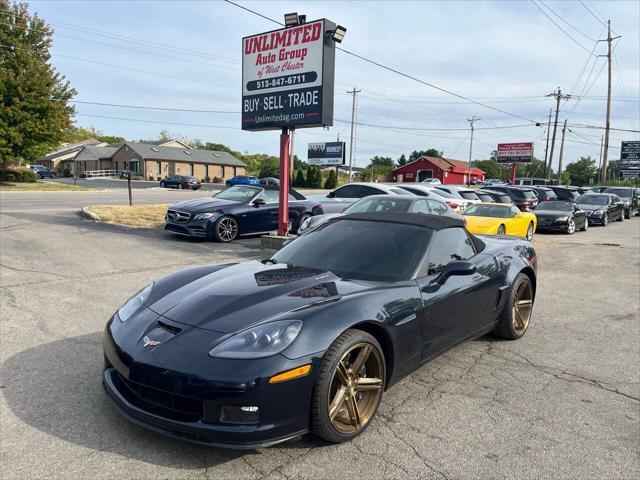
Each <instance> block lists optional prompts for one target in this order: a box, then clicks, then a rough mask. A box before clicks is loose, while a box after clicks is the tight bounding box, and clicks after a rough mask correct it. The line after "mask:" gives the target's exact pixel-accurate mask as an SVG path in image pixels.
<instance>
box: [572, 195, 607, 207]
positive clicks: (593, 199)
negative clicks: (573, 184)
mask: <svg viewBox="0 0 640 480" xmlns="http://www.w3.org/2000/svg"><path fill="white" fill-rule="evenodd" d="M578 203H581V204H584V205H608V204H609V197H608V196H607V195H582V196H581V197H580V198H579V199H578Z"/></svg>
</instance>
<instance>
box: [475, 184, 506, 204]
mask: <svg viewBox="0 0 640 480" xmlns="http://www.w3.org/2000/svg"><path fill="white" fill-rule="evenodd" d="M476 195H478V197H480V200H482V201H483V202H484V201H488V200H485V199H484V198H482V197H483V196H485V195H488V196H490V197H491V198H492V202H494V203H513V200H511V197H510V196H509V195H507V194H506V193H504V192H498V191H495V190H493V189H492V188H491V189H489V188H481V189H479V190H476Z"/></svg>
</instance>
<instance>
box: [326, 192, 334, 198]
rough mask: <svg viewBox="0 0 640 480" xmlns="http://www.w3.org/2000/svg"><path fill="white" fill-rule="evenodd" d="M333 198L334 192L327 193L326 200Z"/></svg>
mask: <svg viewBox="0 0 640 480" xmlns="http://www.w3.org/2000/svg"><path fill="white" fill-rule="evenodd" d="M335 196H336V194H335V193H334V192H329V193H327V198H333V197H335Z"/></svg>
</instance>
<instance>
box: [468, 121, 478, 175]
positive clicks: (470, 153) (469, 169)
mask: <svg viewBox="0 0 640 480" xmlns="http://www.w3.org/2000/svg"><path fill="white" fill-rule="evenodd" d="M476 120H480V119H479V118H478V117H476V116H475V115H474V116H473V117H471V118H470V119H469V120H468V121H469V124H470V125H471V141H470V142H469V165H468V169H467V186H468V187H470V186H471V155H472V152H473V124H474V123H475V122H476Z"/></svg>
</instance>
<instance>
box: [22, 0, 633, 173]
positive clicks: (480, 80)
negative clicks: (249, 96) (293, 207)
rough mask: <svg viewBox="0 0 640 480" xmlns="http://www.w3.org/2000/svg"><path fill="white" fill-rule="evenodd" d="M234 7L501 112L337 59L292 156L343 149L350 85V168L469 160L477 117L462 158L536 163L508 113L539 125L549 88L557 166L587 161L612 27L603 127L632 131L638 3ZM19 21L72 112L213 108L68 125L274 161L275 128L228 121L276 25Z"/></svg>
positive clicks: (85, 13) (58, 8)
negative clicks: (244, 57)
mask: <svg viewBox="0 0 640 480" xmlns="http://www.w3.org/2000/svg"><path fill="white" fill-rule="evenodd" d="M237 3H240V4H241V5H243V6H245V7H247V8H250V9H252V10H255V11H257V12H259V13H261V14H263V15H265V16H267V17H271V18H273V19H276V20H278V21H282V18H283V15H284V13H287V12H298V13H301V14H302V13H304V14H306V15H307V19H309V20H311V19H316V18H328V19H330V20H332V21H334V22H336V23H338V24H340V25H344V26H345V27H347V29H348V30H347V34H346V37H345V39H344V42H343V43H342V45H341V46H342V47H343V48H345V49H347V50H349V51H351V52H354V53H357V54H359V55H361V56H364V57H366V58H369V59H371V60H374V61H376V62H378V63H381V64H384V65H387V66H389V67H392V68H394V69H396V70H398V71H401V72H403V73H406V74H408V75H410V76H412V77H415V78H417V79H420V80H423V81H425V82H427V83H430V84H432V85H435V86H438V87H440V88H443V89H446V90H448V91H450V92H454V93H456V94H459V95H461V96H464V97H467V98H470V99H473V100H476V101H478V102H480V103H483V104H484V105H487V106H490V107H493V108H496V109H499V110H502V111H503V112H506V113H502V112H498V111H495V110H492V109H491V108H487V107H486V106H482V105H478V104H475V103H473V102H469V101H465V100H461V99H460V98H458V97H456V96H452V95H450V94H447V93H443V92H441V91H439V90H436V89H434V88H431V87H429V86H427V85H424V84H422V83H420V82H418V81H415V80H412V79H408V78H406V77H403V76H401V75H398V74H396V73H393V72H390V71H388V70H385V69H382V68H380V67H378V66H375V65H372V64H370V63H367V62H364V61H362V60H359V59H357V58H354V57H352V56H350V55H348V54H346V53H344V52H340V51H338V52H337V54H336V67H335V68H336V77H335V82H336V83H335V103H334V104H335V114H334V125H333V127H330V128H328V129H322V128H311V129H299V130H297V131H296V137H295V152H296V153H297V154H298V155H299V156H300V157H301V158H303V159H306V146H307V143H309V142H322V141H334V140H336V139H337V138H338V137H339V138H340V139H341V140H347V141H348V139H349V134H350V123H349V121H350V118H351V100H352V97H351V95H350V94H348V93H347V90H349V89H352V88H353V87H354V86H357V88H358V89H360V90H361V93H360V94H358V99H357V102H358V109H357V120H358V122H361V123H365V124H370V125H374V126H366V125H358V126H357V127H356V142H355V159H354V163H355V165H357V166H365V165H366V164H367V163H368V161H369V159H370V158H371V157H373V156H374V155H380V156H390V157H392V158H394V159H397V158H398V157H399V156H400V155H401V154H403V153H404V154H406V155H408V154H409V153H410V152H411V151H413V150H424V149H427V148H435V149H437V150H441V151H443V152H444V156H445V157H449V158H455V159H463V160H464V159H467V158H468V157H469V147H470V131H469V122H468V119H469V118H471V117H473V116H475V117H479V120H477V121H476V122H475V127H476V130H475V134H474V142H473V151H472V156H473V159H485V158H488V157H489V155H490V153H491V151H492V150H494V149H495V148H496V144H497V143H503V142H525V141H534V142H536V143H535V155H536V157H538V158H544V150H545V141H546V127H545V126H542V127H535V126H527V127H519V125H523V124H528V123H529V122H526V121H523V120H522V119H519V118H516V117H523V118H526V119H528V120H535V121H538V122H546V121H547V117H548V114H549V109H550V108H551V107H554V106H555V100H554V99H553V98H550V97H546V96H545V95H547V94H549V93H550V92H552V91H553V90H555V89H556V88H557V87H561V88H562V90H563V92H567V93H570V94H572V95H574V98H572V99H569V100H568V101H564V102H562V104H561V110H560V115H559V119H560V122H563V121H564V119H565V118H567V119H568V122H569V125H570V128H569V131H568V132H567V135H566V144H565V160H564V163H565V165H566V164H567V163H570V162H572V161H574V160H577V159H578V158H579V157H580V156H587V155H590V156H591V157H593V158H596V159H597V158H598V157H599V155H600V141H601V136H602V134H603V133H604V131H603V130H599V129H592V128H580V127H578V126H577V125H593V126H599V127H602V126H604V122H605V112H606V100H605V98H606V93H607V69H606V58H605V57H598V55H604V54H606V46H607V44H606V42H596V40H598V39H605V38H606V29H605V27H604V26H603V22H602V20H604V21H606V20H607V19H610V20H611V25H612V30H613V31H614V32H615V34H612V36H616V35H620V36H621V38H620V39H617V40H614V41H613V45H614V55H613V58H614V62H613V75H612V92H613V93H612V98H613V101H612V114H611V126H612V127H614V128H619V129H629V130H640V31H639V28H640V27H639V25H640V2H638V1H635V0H631V1H597V0H593V1H590V0H584V1H582V2H580V1H552V0H543V1H540V0H535V2H534V1H466V2H458V1H413V2H404V1H367V2H356V1H349V2H344V1H304V2H301V1H298V2H291V1H243V0H238V1H237ZM30 10H31V12H32V13H33V12H37V13H38V15H39V16H40V17H41V18H43V19H45V20H46V21H47V22H48V23H49V24H50V25H51V26H52V28H53V29H54V43H53V47H52V54H53V56H52V63H53V65H54V66H55V68H56V70H57V71H58V72H59V73H61V74H63V75H64V76H65V77H66V78H67V79H68V80H69V81H70V82H71V84H72V86H73V87H74V88H75V89H76V90H77V92H78V94H77V96H76V97H75V100H77V101H78V102H93V103H110V104H119V105H129V106H131V105H133V106H144V107H156V108H164V109H191V110H215V111H216V112H220V113H211V112H206V113H204V112H181V111H175V110H148V109H139V108H138V109H136V108H130V107H114V106H106V105H92V104H89V103H76V104H75V106H76V109H77V114H76V116H75V123H76V125H78V126H82V127H91V126H92V127H96V128H98V129H100V130H101V131H103V132H104V133H106V134H111V135H119V136H122V137H125V138H127V139H130V140H131V139H139V138H144V139H149V138H157V136H158V133H159V132H160V130H162V129H166V130H168V131H169V132H171V133H172V134H174V135H176V136H177V135H180V136H185V137H188V138H191V139H200V140H202V141H203V142H207V141H208V142H215V143H224V144H226V145H228V146H230V147H231V148H233V149H235V150H238V151H241V152H251V153H254V152H255V153H258V152H259V153H268V154H273V155H277V154H278V149H279V140H278V135H279V132H277V131H269V132H244V131H242V130H241V129H240V113H239V112H240V109H241V57H240V55H241V39H242V37H243V36H247V35H253V34H257V33H260V32H264V31H269V30H273V29H274V28H278V27H277V25H275V24H274V23H272V22H271V21H269V20H267V19H264V18H262V17H260V16H258V15H255V14H252V13H250V12H248V11H245V10H242V9H240V8H238V7H236V6H234V5H231V4H229V3H225V2H223V1H135V0H129V1H101V0H95V1H65V0H62V1H58V0H48V1H32V2H30ZM541 10H542V11H541ZM543 11H544V12H545V13H546V15H545V14H544V13H542V12H543ZM551 19H552V20H553V21H554V22H555V24H554V23H553V22H552V21H551ZM556 24H557V25H556ZM561 28H562V30H564V31H562V30H561ZM125 37H126V38H125ZM508 114H513V115H515V116H516V117H513V116H510V115H508ZM376 125H377V126H376ZM510 126H513V127H512V128H501V129H495V128H494V127H510ZM411 129H422V130H411ZM430 129H434V130H430ZM438 129H440V130H438ZM443 129H451V130H443ZM560 130H561V128H558V140H557V144H556V150H555V152H556V153H555V154H554V168H556V165H557V162H558V151H559V141H560V135H561V133H560ZM638 139H640V136H639V134H638V133H634V132H622V131H612V132H611V140H610V150H609V158H610V159H616V158H619V149H620V141H622V140H638Z"/></svg>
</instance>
